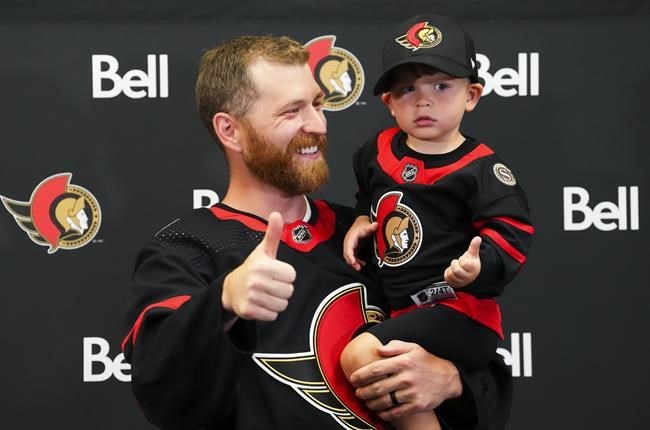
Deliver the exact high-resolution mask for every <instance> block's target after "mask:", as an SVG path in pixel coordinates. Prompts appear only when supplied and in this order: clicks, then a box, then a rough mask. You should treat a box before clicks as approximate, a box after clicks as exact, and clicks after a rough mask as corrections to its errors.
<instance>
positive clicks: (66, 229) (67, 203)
mask: <svg viewBox="0 0 650 430" xmlns="http://www.w3.org/2000/svg"><path fill="white" fill-rule="evenodd" d="M71 177H72V174H71V173H59V174H57V175H52V176H50V177H49V178H46V179H44V180H43V181H41V183H40V184H38V185H37V186H36V188H35V189H34V191H33V192H32V197H31V198H30V199H29V201H27V202H23V201H18V200H12V199H10V198H7V197H4V196H0V200H1V201H2V204H3V205H4V206H5V208H7V210H8V211H9V213H10V214H11V215H13V217H14V219H15V220H16V222H17V223H18V226H19V227H20V228H22V229H23V230H24V231H25V233H27V235H28V236H29V238H30V239H31V240H32V241H34V243H37V244H39V245H41V246H48V247H49V249H48V250H47V252H48V253H49V254H53V253H54V252H56V251H57V250H59V249H60V248H63V249H76V248H81V247H82V246H84V245H86V244H87V243H88V242H89V241H91V240H92V239H93V237H95V235H96V234H97V231H98V230H99V225H100V223H101V212H100V209H99V204H98V203H97V199H96V198H95V196H93V195H92V194H91V193H90V191H88V190H87V189H85V188H83V187H80V186H78V185H73V184H71V183H70V178H71Z"/></svg>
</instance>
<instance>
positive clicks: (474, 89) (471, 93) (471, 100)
mask: <svg viewBox="0 0 650 430" xmlns="http://www.w3.org/2000/svg"><path fill="white" fill-rule="evenodd" d="M482 94H483V85H481V84H479V83H473V84H470V85H469V88H468V89H467V101H466V102H465V112H471V111H473V110H474V108H475V107H476V105H477V104H478V101H479V100H480V99H481V95H482Z"/></svg>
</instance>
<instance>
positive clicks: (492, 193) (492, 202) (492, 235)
mask: <svg viewBox="0 0 650 430" xmlns="http://www.w3.org/2000/svg"><path fill="white" fill-rule="evenodd" d="M504 168H505V165H503V163H501V162H500V160H499V159H498V158H496V157H494V158H492V157H491V158H490V159H488V160H485V161H484V162H482V163H481V165H480V169H479V172H478V177H477V183H476V187H477V189H476V191H475V193H474V198H472V199H471V201H470V206H471V209H472V221H473V225H474V228H475V229H476V230H477V231H478V233H479V235H480V236H481V238H482V239H483V240H482V243H481V249H480V258H481V273H480V274H479V277H478V278H477V279H476V280H475V281H474V282H473V283H472V284H470V285H469V286H467V287H466V288H465V291H466V292H468V293H471V294H473V295H475V296H477V297H480V298H487V297H496V296H498V295H500V294H501V293H502V292H503V289H504V288H505V286H506V285H507V284H508V283H509V282H510V281H511V280H512V279H513V278H514V277H515V275H516V274H517V273H518V272H519V270H520V269H521V268H522V266H523V265H524V263H525V262H526V259H527V255H528V251H529V249H530V245H531V243H532V237H533V234H534V232H535V228H534V227H533V224H532V221H531V219H530V209H529V206H528V200H527V198H526V195H525V194H524V190H523V189H522V188H521V186H520V185H519V184H518V183H517V182H516V180H514V176H513V175H512V173H511V172H510V171H509V170H507V168H505V169H506V173H504V171H503V169H504ZM506 174H507V175H509V176H504V175H506Z"/></svg>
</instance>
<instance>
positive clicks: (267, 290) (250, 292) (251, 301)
mask: <svg viewBox="0 0 650 430" xmlns="http://www.w3.org/2000/svg"><path fill="white" fill-rule="evenodd" d="M283 225H284V222H283V220H282V215H280V214H279V213H277V212H272V213H271V214H270V215H269V220H268V226H267V228H266V234H265V235H264V239H262V242H260V243H259V245H257V247H256V248H255V249H254V250H253V251H252V252H251V253H250V255H249V256H248V258H246V260H244V262H243V263H242V264H241V265H240V266H238V267H237V268H236V269H235V270H233V271H232V272H230V274H229V275H228V276H226V278H225V280H224V283H223V291H222V293H221V302H222V304H223V307H224V309H226V310H227V311H231V312H234V313H235V314H236V315H238V316H239V317H241V318H244V319H250V320H258V321H273V320H275V319H276V318H277V317H278V313H280V312H282V311H283V310H285V309H286V308H287V305H288V304H289V298H290V297H291V295H292V294H293V282H294V281H295V279H296V271H295V269H294V268H293V266H291V265H290V264H287V263H285V262H282V261H279V260H277V259H276V256H277V253H278V246H279V245H280V238H281V237H282V227H283Z"/></svg>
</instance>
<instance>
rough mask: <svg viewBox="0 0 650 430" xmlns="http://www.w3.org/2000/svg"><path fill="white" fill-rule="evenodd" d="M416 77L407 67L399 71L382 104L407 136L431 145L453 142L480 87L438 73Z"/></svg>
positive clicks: (478, 95) (472, 105)
mask: <svg viewBox="0 0 650 430" xmlns="http://www.w3.org/2000/svg"><path fill="white" fill-rule="evenodd" d="M418 74H420V73H417V74H416V70H414V69H413V68H410V67H406V68H401V69H398V70H397V71H396V72H395V75H394V76H393V79H392V81H391V86H390V91H389V92H387V93H384V94H383V95H382V101H383V102H384V103H385V104H386V106H387V107H388V108H389V109H390V113H391V115H393V116H394V117H395V120H396V121H397V124H398V125H399V127H400V128H401V129H402V130H404V131H405V132H406V133H407V134H408V135H409V136H411V137H414V138H416V139H418V140H422V141H426V142H431V143H444V142H448V141H450V140H453V139H456V138H457V137H458V135H459V127H460V122H461V120H462V119H463V115H464V114H465V112H469V111H471V110H473V109H474V107H475V106H476V104H477V103H478V100H479V98H480V97H481V93H482V92H483V86H482V85H481V84H472V83H470V81H469V79H468V78H456V77H453V76H450V75H448V74H446V73H443V72H438V71H435V72H434V73H433V74H422V75H421V76H419V77H418V76H417V75H418Z"/></svg>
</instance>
